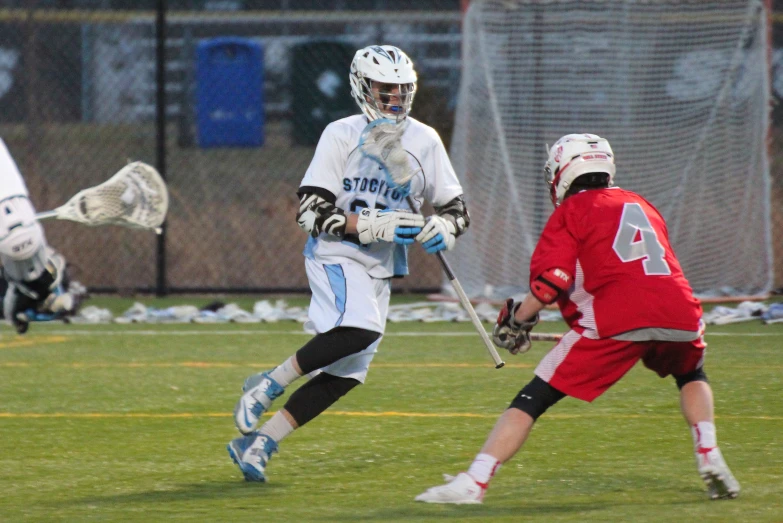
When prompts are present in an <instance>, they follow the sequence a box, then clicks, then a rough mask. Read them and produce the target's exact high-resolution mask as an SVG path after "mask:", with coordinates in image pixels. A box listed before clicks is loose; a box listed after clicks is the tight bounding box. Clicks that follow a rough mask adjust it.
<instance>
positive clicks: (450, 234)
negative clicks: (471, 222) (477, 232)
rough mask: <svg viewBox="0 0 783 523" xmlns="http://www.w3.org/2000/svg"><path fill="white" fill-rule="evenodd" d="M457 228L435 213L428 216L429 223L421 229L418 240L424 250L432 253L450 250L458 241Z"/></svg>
mask: <svg viewBox="0 0 783 523" xmlns="http://www.w3.org/2000/svg"><path fill="white" fill-rule="evenodd" d="M456 234H457V228H456V227H454V224H453V223H452V222H450V221H449V220H447V219H446V218H443V217H441V216H438V215H437V214H433V215H432V216H430V217H429V218H427V224H426V225H425V226H424V228H423V229H422V230H421V232H420V233H419V235H418V236H416V241H418V242H420V243H421V245H422V247H424V250H425V251H427V252H428V253H430V254H434V253H436V252H438V251H444V250H445V251H450V250H451V249H453V248H454V244H455V243H457V236H456Z"/></svg>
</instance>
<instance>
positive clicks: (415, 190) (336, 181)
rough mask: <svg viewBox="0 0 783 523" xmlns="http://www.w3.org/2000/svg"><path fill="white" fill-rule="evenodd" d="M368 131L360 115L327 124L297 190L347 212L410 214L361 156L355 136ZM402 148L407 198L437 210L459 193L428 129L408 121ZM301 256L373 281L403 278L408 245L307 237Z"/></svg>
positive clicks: (445, 157) (446, 159) (376, 169)
mask: <svg viewBox="0 0 783 523" xmlns="http://www.w3.org/2000/svg"><path fill="white" fill-rule="evenodd" d="M366 126H367V119H366V118H365V117H364V116H363V115H354V116H349V117H347V118H343V119H342V120H337V121H335V122H332V123H330V124H329V125H328V126H327V127H326V129H324V132H323V134H322V135H321V139H320V140H319V142H318V146H317V147H316V150H315V155H314V156H313V160H312V162H310V167H308V169H307V172H306V173H305V176H304V179H303V180H302V183H301V184H300V188H304V187H316V188H320V189H323V190H326V191H328V192H329V193H330V194H332V195H334V197H335V205H336V206H337V207H339V208H340V209H343V210H344V211H346V212H347V213H356V212H358V210H359V209H361V208H363V207H370V208H374V209H404V210H410V207H409V206H408V204H407V202H406V201H405V198H404V195H403V194H401V193H400V192H399V191H396V190H391V189H390V187H388V185H387V183H386V179H385V177H384V173H383V171H382V170H381V169H380V167H379V166H378V164H377V163H375V162H374V161H372V160H370V159H368V158H365V157H364V156H362V154H361V152H360V151H359V149H358V146H359V136H360V135H361V133H362V130H364V128H365V127H366ZM402 145H403V147H404V148H405V150H406V151H407V152H408V154H409V155H410V161H411V166H412V167H413V169H414V171H416V170H418V169H421V171H420V172H419V173H418V174H416V176H414V177H413V179H412V180H411V190H410V194H411V196H413V198H414V199H415V200H416V203H417V204H419V205H421V203H422V202H423V200H427V201H428V202H430V203H431V204H432V205H433V206H436V207H440V206H443V205H446V204H447V203H448V202H450V201H451V200H453V199H454V198H456V197H457V196H460V195H461V194H462V187H461V186H460V183H459V180H457V175H456V174H455V173H454V168H453V167H452V166H451V161H450V160H449V157H448V155H447V154H446V149H445V147H444V146H443V142H442V141H441V139H440V136H438V133H437V132H436V131H435V129H433V128H432V127H430V126H428V125H425V124H423V123H421V122H419V121H417V120H415V119H413V118H411V117H408V127H407V129H406V130H405V134H404V135H403V136H402ZM304 255H305V257H307V258H308V259H311V260H314V261H316V262H318V263H324V264H335V263H341V262H342V261H344V260H351V261H354V262H358V263H360V264H361V265H363V266H364V267H365V269H366V270H367V272H368V273H369V274H370V276H372V277H374V278H391V277H393V276H404V275H406V274H408V263H407V246H405V245H399V244H396V243H389V242H376V243H372V244H370V245H360V244H359V243H358V240H357V239H355V238H344V239H340V238H337V237H335V236H332V235H329V234H325V233H322V234H321V235H320V236H318V238H310V239H309V240H308V242H307V244H306V245H305V250H304Z"/></svg>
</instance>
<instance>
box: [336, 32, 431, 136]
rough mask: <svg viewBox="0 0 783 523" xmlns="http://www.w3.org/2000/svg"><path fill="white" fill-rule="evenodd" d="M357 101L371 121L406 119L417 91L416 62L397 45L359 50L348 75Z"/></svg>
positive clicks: (376, 46) (374, 46) (375, 46)
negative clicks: (414, 65) (414, 64)
mask: <svg viewBox="0 0 783 523" xmlns="http://www.w3.org/2000/svg"><path fill="white" fill-rule="evenodd" d="M349 79H350V82H351V94H352V96H353V98H354V101H355V102H356V104H357V105H358V106H359V108H360V109H361V110H362V112H363V113H364V114H365V116H367V119H368V120H369V121H371V122H372V121H375V120H378V119H380V118H390V119H394V120H397V121H401V120H403V119H405V117H406V116H407V115H408V113H409V112H410V110H411V107H412V105H413V97H414V95H415V94H416V82H417V76H416V71H415V70H414V69H413V62H412V61H411V59H410V58H408V56H407V55H406V54H405V53H403V52H402V51H401V50H400V49H398V48H397V47H394V46H391V45H371V46H369V47H365V48H364V49H359V50H358V51H357V52H356V55H354V58H353V62H351V72H350V75H349Z"/></svg>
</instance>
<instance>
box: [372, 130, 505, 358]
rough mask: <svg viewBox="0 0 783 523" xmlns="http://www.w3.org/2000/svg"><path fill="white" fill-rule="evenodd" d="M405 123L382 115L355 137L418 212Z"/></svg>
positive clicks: (476, 322) (474, 318)
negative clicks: (404, 144) (404, 140)
mask: <svg viewBox="0 0 783 523" xmlns="http://www.w3.org/2000/svg"><path fill="white" fill-rule="evenodd" d="M407 123H408V122H407V120H404V121H403V122H402V123H400V124H397V123H396V122H395V121H394V120H389V119H385V118H384V119H380V120H375V121H374V122H371V123H370V124H369V125H367V127H365V128H364V130H363V131H362V134H361V137H360V139H359V150H360V151H361V153H362V155H364V156H365V157H367V158H370V159H372V160H374V161H375V162H377V163H378V165H379V166H380V167H381V168H382V169H383V172H384V174H385V176H386V182H387V184H389V185H390V186H391V187H392V188H393V189H397V190H398V191H401V192H402V193H403V194H404V195H405V199H406V201H407V202H408V206H410V208H411V210H412V211H413V212H415V213H418V212H419V207H418V206H417V205H416V202H414V201H413V198H411V196H410V194H409V193H410V180H411V179H412V178H413V176H414V175H415V174H416V173H417V172H418V171H413V170H412V169H411V167H410V162H409V160H408V152H407V151H406V150H405V149H404V148H403V147H402V142H401V140H402V134H403V133H404V132H405V127H406V126H407ZM436 255H437V257H438V261H440V265H441V267H442V268H443V271H444V272H445V273H446V277H447V278H448V279H449V282H450V283H451V286H452V287H453V288H454V291H455V292H456V293H457V296H458V297H459V301H460V303H461V304H462V306H463V307H464V308H465V310H466V311H468V316H470V321H471V322H472V323H473V326H474V327H475V328H476V330H477V331H478V333H479V335H480V336H481V339H482V340H483V341H484V345H485V346H486V348H487V352H489V355H490V356H491V357H492V360H493V361H494V362H495V368H496V369H499V368H501V367H502V366H503V365H505V362H504V361H503V360H502V359H500V355H499V354H498V351H497V350H496V349H495V346H494V345H493V344H492V340H490V339H489V335H488V334H487V331H486V330H484V325H482V323H481V320H480V319H479V317H478V315H477V314H476V311H475V310H474V309H473V305H472V304H471V303H470V300H469V299H468V296H467V294H465V291H464V290H463V289H462V285H461V284H460V282H459V280H458V279H457V277H456V276H455V275H454V271H453V270H452V269H451V265H449V262H448V260H446V257H445V256H444V255H443V253H442V252H440V251H438V252H437V253H436Z"/></svg>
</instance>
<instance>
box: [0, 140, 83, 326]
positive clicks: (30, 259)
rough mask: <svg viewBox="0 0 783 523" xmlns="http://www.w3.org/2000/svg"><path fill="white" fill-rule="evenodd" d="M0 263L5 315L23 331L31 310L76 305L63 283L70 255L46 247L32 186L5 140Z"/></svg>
mask: <svg viewBox="0 0 783 523" xmlns="http://www.w3.org/2000/svg"><path fill="white" fill-rule="evenodd" d="M0 262H1V263H2V273H3V279H4V280H5V282H7V290H6V291H5V295H4V297H3V307H2V310H3V315H4V316H5V319H6V320H7V321H9V322H10V323H11V324H12V325H13V326H14V327H15V328H16V331H17V332H18V333H20V334H24V333H25V332H27V329H28V327H29V319H30V318H29V313H30V311H33V312H43V311H46V312H52V313H55V314H57V313H64V312H66V311H69V310H71V309H72V308H73V306H74V300H73V298H72V296H70V295H69V294H68V293H63V292H62V286H61V285H60V283H61V281H62V278H63V274H64V271H65V259H64V258H63V257H62V256H61V255H59V254H57V253H55V252H54V251H53V250H52V249H51V248H49V247H48V246H47V245H46V238H45V237H44V232H43V227H41V224H40V223H38V221H37V220H36V218H35V209H34V208H33V204H32V203H31V202H30V198H29V193H28V192H27V186H26V185H25V183H24V180H23V179H22V175H21V173H20V172H19V169H18V167H17V166H16V163H15V162H14V160H13V158H12V157H11V153H9V152H8V148H7V147H6V145H5V142H3V140H2V138H0Z"/></svg>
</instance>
